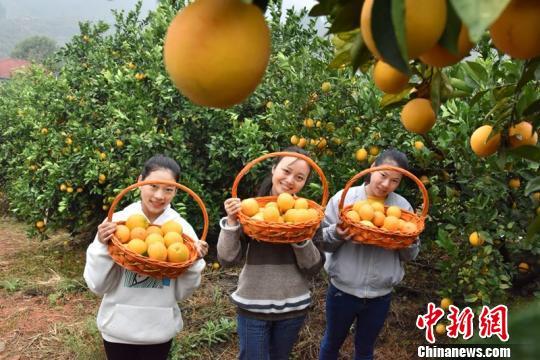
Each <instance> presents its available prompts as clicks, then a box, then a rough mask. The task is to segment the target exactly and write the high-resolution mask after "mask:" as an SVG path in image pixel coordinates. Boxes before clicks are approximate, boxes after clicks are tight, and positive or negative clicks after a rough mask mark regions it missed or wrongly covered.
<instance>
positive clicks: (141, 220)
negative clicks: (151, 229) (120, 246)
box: [126, 214, 148, 230]
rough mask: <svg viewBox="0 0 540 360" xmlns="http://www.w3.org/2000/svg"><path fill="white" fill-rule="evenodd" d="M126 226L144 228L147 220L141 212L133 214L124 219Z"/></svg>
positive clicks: (146, 225)
mask: <svg viewBox="0 0 540 360" xmlns="http://www.w3.org/2000/svg"><path fill="white" fill-rule="evenodd" d="M126 226H127V227H128V228H129V229H130V230H132V229H133V228H136V227H139V228H143V229H146V228H147V227H148V220H147V219H146V217H145V216H144V215H142V214H133V215H131V216H130V217H128V219H127V220H126Z"/></svg>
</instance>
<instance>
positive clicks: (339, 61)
mask: <svg viewBox="0 0 540 360" xmlns="http://www.w3.org/2000/svg"><path fill="white" fill-rule="evenodd" d="M350 63H351V51H350V50H347V49H346V50H344V51H341V52H339V53H338V54H337V55H336V56H335V57H334V59H333V60H332V61H331V62H330V64H328V67H329V68H330V69H339V68H340V67H341V66H342V65H349V64H350Z"/></svg>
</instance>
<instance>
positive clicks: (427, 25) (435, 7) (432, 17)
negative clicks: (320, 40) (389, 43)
mask: <svg viewBox="0 0 540 360" xmlns="http://www.w3.org/2000/svg"><path fill="white" fill-rule="evenodd" d="M374 1H375V0H366V1H364V5H363V6H362V12H361V14H360V30H361V33H362V38H363V39H364V42H365V44H366V46H367V48H368V49H369V50H370V51H371V53H372V54H373V55H374V56H375V57H376V58H378V59H382V56H381V55H380V53H379V51H378V50H377V47H376V45H375V41H374V39H373V35H372V33H371V10H372V8H373V3H374ZM404 5H405V19H404V20H405V34H406V44H407V54H408V57H409V59H415V58H417V57H418V56H419V55H421V54H423V53H425V52H426V51H428V50H429V49H431V48H432V47H433V46H435V44H436V43H437V41H438V40H439V38H440V37H441V35H442V33H443V31H444V28H445V25H446V12H447V8H446V1H445V0H405V4H404ZM418 9H421V11H419V10H418ZM426 14H429V16H426Z"/></svg>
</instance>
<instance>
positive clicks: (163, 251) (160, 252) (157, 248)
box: [146, 242, 167, 261]
mask: <svg viewBox="0 0 540 360" xmlns="http://www.w3.org/2000/svg"><path fill="white" fill-rule="evenodd" d="M146 252H147V253H148V257H149V258H150V259H154V260H160V261H165V260H167V248H166V247H165V244H163V243H162V242H153V243H151V244H149V245H148V249H147V250H146Z"/></svg>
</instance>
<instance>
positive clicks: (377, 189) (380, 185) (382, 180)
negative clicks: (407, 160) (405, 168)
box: [366, 162, 403, 198]
mask: <svg viewBox="0 0 540 360" xmlns="http://www.w3.org/2000/svg"><path fill="white" fill-rule="evenodd" d="M381 165H392V166H397V164H396V163H394V162H387V163H384V164H381ZM402 177H403V175H401V173H399V172H397V171H393V170H382V171H375V172H373V173H371V178H370V180H369V184H367V186H366V193H367V194H368V195H369V196H374V197H378V198H386V197H387V196H388V194H390V193H391V192H393V191H394V190H396V189H397V187H398V186H399V183H400V182H401V178H402Z"/></svg>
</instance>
